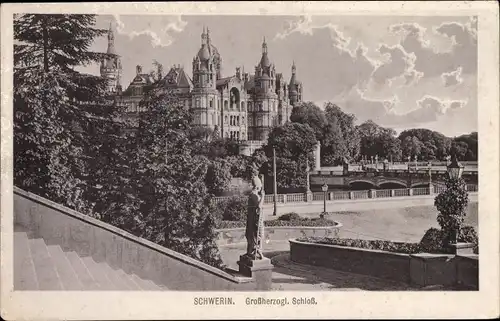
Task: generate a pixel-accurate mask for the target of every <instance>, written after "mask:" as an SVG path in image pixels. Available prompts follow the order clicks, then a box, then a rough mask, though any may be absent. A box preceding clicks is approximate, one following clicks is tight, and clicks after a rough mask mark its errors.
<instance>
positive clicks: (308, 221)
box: [217, 218, 336, 229]
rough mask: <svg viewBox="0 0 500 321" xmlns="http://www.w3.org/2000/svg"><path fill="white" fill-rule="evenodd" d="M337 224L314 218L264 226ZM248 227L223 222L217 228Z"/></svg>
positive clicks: (236, 223)
mask: <svg viewBox="0 0 500 321" xmlns="http://www.w3.org/2000/svg"><path fill="white" fill-rule="evenodd" d="M335 224H336V223H335V222H334V221H332V220H326V219H319V218H314V219H308V218H305V219H300V220H295V221H283V220H270V221H264V226H266V227H271V226H273V227H278V226H318V227H319V226H335ZM245 226H246V221H224V220H221V221H219V222H218V223H217V228H218V229H225V228H240V227H245Z"/></svg>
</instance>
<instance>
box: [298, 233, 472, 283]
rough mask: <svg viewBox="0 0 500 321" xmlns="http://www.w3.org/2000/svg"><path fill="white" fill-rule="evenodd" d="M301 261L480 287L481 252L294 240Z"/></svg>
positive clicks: (397, 278)
mask: <svg viewBox="0 0 500 321" xmlns="http://www.w3.org/2000/svg"><path fill="white" fill-rule="evenodd" d="M290 259H291V260H292V261H294V262H297V263H302V264H310V265H316V266H323V267H328V268H332V269H335V270H341V271H347V272H353V273H359V274H365V275H371V276H375V277H380V278H385V279H390V280H395V281H400V282H406V283H411V284H414V285H418V286H430V285H443V286H448V287H450V286H451V287H460V288H462V289H469V290H478V289H479V260H478V256H477V255H469V256H460V255H456V256H455V255H444V254H428V253H422V254H413V255H410V254H400V253H392V252H386V251H377V250H367V249H360V248H354V247H345V246H336V245H327V244H314V243H307V242H299V241H297V240H290Z"/></svg>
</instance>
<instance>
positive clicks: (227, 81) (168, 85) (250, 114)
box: [100, 26, 303, 154]
mask: <svg viewBox="0 0 500 321" xmlns="http://www.w3.org/2000/svg"><path fill="white" fill-rule="evenodd" d="M107 52H108V53H111V54H114V55H116V56H115V58H110V59H106V60H104V61H103V62H102V63H101V69H100V70H101V76H103V77H105V78H107V79H108V87H107V91H108V93H109V94H110V95H113V96H116V97H117V98H118V100H119V101H120V102H121V103H123V104H125V105H126V106H127V113H128V114H136V113H140V112H141V110H140V106H139V102H140V101H141V100H142V98H143V95H144V92H145V89H146V88H147V87H148V86H150V85H153V84H154V85H155V86H161V87H164V88H165V89H168V90H172V91H173V92H175V93H177V94H178V95H179V97H181V99H182V100H183V102H184V105H185V107H186V108H188V109H191V110H192V111H193V114H194V123H195V124H197V125H201V126H207V127H209V128H211V129H213V130H216V131H219V133H220V136H221V137H226V138H230V139H234V140H237V141H239V142H240V145H241V151H242V153H244V154H251V153H253V151H254V150H255V149H257V148H259V147H260V146H262V144H263V143H264V142H265V141H266V140H267V136H268V134H269V132H270V130H271V128H272V127H273V126H275V125H280V124H284V123H285V122H287V121H289V119H290V114H291V111H292V108H293V107H294V106H296V105H297V104H299V103H300V102H302V99H303V97H302V83H301V82H300V81H299V80H298V79H297V75H296V66H295V63H294V64H293V65H292V67H291V72H292V75H291V77H290V80H289V81H288V82H287V81H286V80H285V78H284V76H283V74H282V73H277V72H276V69H275V66H274V64H273V63H272V60H271V59H270V58H269V53H268V47H267V43H266V41H265V39H264V41H263V43H262V54H261V57H260V61H259V62H258V64H257V65H256V66H255V72H254V73H253V74H249V73H245V72H244V70H242V69H241V68H236V70H235V74H234V75H231V76H226V77H223V76H222V72H221V70H222V57H221V55H220V53H219V51H218V49H217V47H215V46H214V44H213V43H212V42H211V40H210V32H209V30H208V28H204V29H203V32H202V34H201V47H200V49H199V50H198V53H197V54H196V55H195V56H194V58H193V61H192V67H193V68H192V76H190V75H188V73H186V71H185V70H184V68H183V67H181V66H180V65H174V66H173V67H171V68H170V70H169V71H168V72H167V73H166V75H163V70H162V67H161V66H158V71H157V75H158V77H157V80H154V79H152V77H151V75H149V74H147V73H143V71H142V67H141V66H137V67H136V76H135V78H134V79H133V80H132V82H131V83H130V84H129V85H128V87H127V88H126V89H125V90H122V87H121V74H122V66H121V63H120V57H119V55H117V53H116V50H115V46H114V34H113V30H112V28H111V26H110V29H109V33H108V50H107Z"/></svg>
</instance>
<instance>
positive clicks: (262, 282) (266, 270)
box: [238, 254, 273, 290]
mask: <svg viewBox="0 0 500 321" xmlns="http://www.w3.org/2000/svg"><path fill="white" fill-rule="evenodd" d="M238 266H239V267H240V273H241V274H243V275H245V276H248V277H251V278H253V279H254V280H255V283H256V284H257V290H269V289H271V285H272V273H273V265H272V264H271V260H270V259H268V258H267V257H264V258H262V259H261V260H252V259H251V258H249V257H248V256H247V255H246V254H244V255H240V260H239V261H238Z"/></svg>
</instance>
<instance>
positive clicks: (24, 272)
mask: <svg viewBox="0 0 500 321" xmlns="http://www.w3.org/2000/svg"><path fill="white" fill-rule="evenodd" d="M16 230H17V232H14V275H15V277H14V290H15V291H22V290H38V281H37V278H36V272H35V266H34V264H33V260H32V258H31V252H30V245H29V241H28V235H27V234H26V233H25V232H21V231H19V229H15V230H14V231H16Z"/></svg>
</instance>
